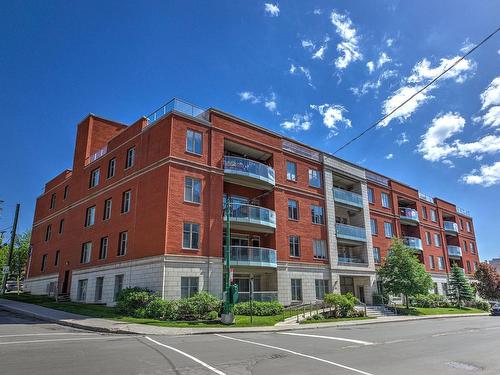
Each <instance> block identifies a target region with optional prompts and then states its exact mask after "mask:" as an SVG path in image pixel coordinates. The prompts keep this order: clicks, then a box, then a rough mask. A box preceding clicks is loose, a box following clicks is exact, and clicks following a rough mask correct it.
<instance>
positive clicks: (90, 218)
mask: <svg viewBox="0 0 500 375" xmlns="http://www.w3.org/2000/svg"><path fill="white" fill-rule="evenodd" d="M94 222H95V206H92V207H88V208H87V213H86V214H85V226H86V227H90V226H92V225H94Z"/></svg>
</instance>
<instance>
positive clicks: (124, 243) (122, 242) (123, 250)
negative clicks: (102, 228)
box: [118, 231, 128, 256]
mask: <svg viewBox="0 0 500 375" xmlns="http://www.w3.org/2000/svg"><path fill="white" fill-rule="evenodd" d="M127 247H128V232H127V231H125V232H121V233H120V236H119V237H118V256H123V255H125V254H127Z"/></svg>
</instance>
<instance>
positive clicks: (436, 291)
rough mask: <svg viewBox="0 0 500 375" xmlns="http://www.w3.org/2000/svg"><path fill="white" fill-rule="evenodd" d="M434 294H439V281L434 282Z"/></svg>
mask: <svg viewBox="0 0 500 375" xmlns="http://www.w3.org/2000/svg"><path fill="white" fill-rule="evenodd" d="M433 289H434V294H439V290H438V283H434V287H433Z"/></svg>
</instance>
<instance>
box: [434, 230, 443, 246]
mask: <svg viewBox="0 0 500 375" xmlns="http://www.w3.org/2000/svg"><path fill="white" fill-rule="evenodd" d="M433 237H434V246H436V247H441V236H440V235H439V234H438V233H434V236H433Z"/></svg>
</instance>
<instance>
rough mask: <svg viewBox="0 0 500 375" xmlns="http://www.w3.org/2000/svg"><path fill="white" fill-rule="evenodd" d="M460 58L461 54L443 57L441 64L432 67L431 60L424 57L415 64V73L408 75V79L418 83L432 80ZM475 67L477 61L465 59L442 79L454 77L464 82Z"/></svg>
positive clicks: (456, 80)
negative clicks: (448, 57)
mask: <svg viewBox="0 0 500 375" xmlns="http://www.w3.org/2000/svg"><path fill="white" fill-rule="evenodd" d="M459 58H460V57H459V56H455V57H452V58H450V59H447V58H442V59H441V60H440V64H439V65H437V66H436V67H434V68H432V67H431V62H430V61H429V60H427V59H426V58H424V59H423V60H422V61H419V62H418V63H417V64H415V66H414V67H413V74H412V75H411V76H410V77H408V79H407V81H408V82H410V83H417V84H418V83H422V82H424V81H430V80H431V79H433V78H435V77H436V76H437V75H438V74H440V73H441V72H443V70H445V69H447V68H449V67H450V66H451V65H453V64H454V63H455V62H456V61H457V60H458V59H459ZM475 68H476V63H475V62H473V61H472V60H468V59H463V60H462V61H460V62H459V63H458V64H457V65H456V66H455V67H454V68H453V69H451V70H450V71H448V72H447V73H446V74H445V75H443V77H442V79H454V80H455V82H457V83H462V82H464V81H465V80H466V79H467V78H468V77H469V75H470V74H471V73H473V71H474V70H475Z"/></svg>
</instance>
